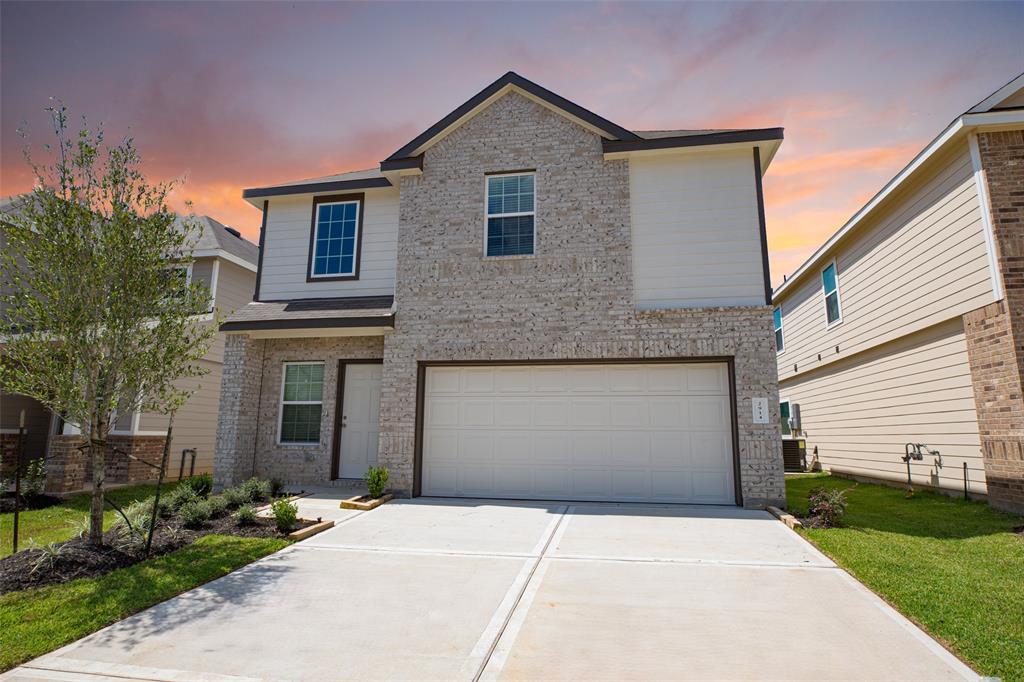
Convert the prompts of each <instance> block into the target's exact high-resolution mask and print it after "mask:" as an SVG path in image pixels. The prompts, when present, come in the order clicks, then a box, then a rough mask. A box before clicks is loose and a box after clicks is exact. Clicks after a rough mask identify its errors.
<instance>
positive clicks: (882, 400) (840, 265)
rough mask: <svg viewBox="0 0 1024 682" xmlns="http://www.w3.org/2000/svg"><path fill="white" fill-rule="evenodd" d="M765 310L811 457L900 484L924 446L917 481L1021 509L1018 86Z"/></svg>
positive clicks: (835, 240)
mask: <svg viewBox="0 0 1024 682" xmlns="http://www.w3.org/2000/svg"><path fill="white" fill-rule="evenodd" d="M774 303H775V309H774V317H775V327H776V335H777V340H778V344H777V345H778V351H779V352H778V369H779V378H780V393H781V398H782V405H781V407H782V410H781V413H782V418H783V420H784V421H785V420H786V418H787V417H790V416H793V417H795V416H796V413H797V409H796V406H797V405H799V417H800V418H799V427H800V429H801V435H802V436H803V438H804V439H805V441H806V444H807V447H808V450H809V453H808V457H809V458H813V457H815V456H816V457H817V461H818V462H819V463H820V465H821V466H822V467H823V468H825V469H829V470H831V471H833V472H840V473H843V474H846V475H850V476H854V477H858V478H866V479H876V480H883V481H891V482H895V483H905V482H906V480H907V464H906V462H905V461H904V460H903V457H904V455H905V453H906V452H907V444H908V443H909V444H913V447H912V449H913V450H918V448H917V447H916V446H917V445H918V444H922V445H926V446H928V447H927V448H920V449H919V450H920V451H921V453H922V457H923V458H922V459H920V460H918V459H913V460H911V462H910V476H911V480H912V482H913V484H914V485H917V486H929V487H933V488H937V489H940V490H945V491H949V492H953V493H955V494H962V493H963V491H964V490H965V489H966V490H967V492H968V494H969V495H975V496H981V495H984V494H986V493H987V495H988V497H989V501H990V502H991V504H993V505H994V506H998V507H1002V508H1005V509H1011V510H1018V511H1024V392H1022V383H1024V381H1022V379H1024V75H1021V76H1018V77H1017V78H1016V79H1014V80H1013V81H1011V82H1010V83H1008V84H1007V85H1006V86H1004V87H1003V88H1000V89H999V90H998V91H996V92H995V93H993V94H992V95H991V96H989V97H987V98H986V99H985V100H983V101H982V102H980V103H979V104H978V105H976V106H974V107H972V108H971V109H969V110H968V111H966V112H964V114H962V115H961V116H958V117H957V118H956V119H955V120H954V121H953V122H952V123H950V125H949V126H948V127H946V129H945V130H943V131H942V132H941V133H940V134H939V135H938V137H936V138H935V139H934V140H933V141H932V142H931V143H930V144H929V145H928V146H927V147H925V148H924V149H923V150H922V151H921V152H920V153H919V154H918V155H917V156H916V157H915V158H914V159H913V160H912V161H911V162H910V164H909V165H908V166H907V167H906V168H904V169H903V170H902V171H900V173H899V174H897V175H896V177H894V178H893V179H892V180H890V181H889V183H888V184H886V185H885V187H883V188H882V189H881V190H880V191H879V193H878V194H877V195H875V197H874V198H872V199H871V201H869V202H868V203H867V204H866V205H865V206H864V207H863V208H861V209H860V210H859V211H858V212H857V213H856V214H855V215H854V216H853V217H852V218H851V219H850V220H849V221H848V222H847V223H846V224H845V225H844V226H843V227H842V228H841V229H840V230H839V231H838V232H836V233H835V234H834V235H833V236H832V237H831V238H829V240H828V241H826V242H825V243H824V244H823V245H822V246H821V247H820V248H819V249H818V250H817V251H816V252H815V253H814V254H813V255H812V256H811V258H810V259H808V260H807V262H805V263H804V264H803V265H802V266H800V268H799V269H798V270H797V271H796V272H795V273H794V274H793V275H792V276H790V277H789V278H787V279H786V281H785V283H784V284H782V285H781V286H779V287H778V288H777V289H776V290H775V300H774ZM787 426H788V425H786V424H784V425H783V427H784V430H785V429H786V428H787ZM925 451H927V452H925ZM936 451H937V453H938V454H937V455H936V454H933V453H934V452H936Z"/></svg>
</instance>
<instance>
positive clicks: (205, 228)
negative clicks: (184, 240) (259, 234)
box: [193, 215, 260, 265]
mask: <svg viewBox="0 0 1024 682" xmlns="http://www.w3.org/2000/svg"><path fill="white" fill-rule="evenodd" d="M194 217H195V219H196V221H197V222H198V223H199V226H200V228H201V229H202V231H201V232H200V234H199V239H197V240H196V245H195V248H194V249H193V250H194V251H199V252H206V251H214V250H219V251H225V252H226V253H228V254H230V255H232V256H236V257H238V258H241V259H242V260H244V261H245V262H247V263H252V264H253V265H256V263H257V261H259V258H260V247H258V246H256V245H255V244H253V243H252V242H251V241H249V240H248V239H246V238H244V237H243V236H242V235H241V234H240V233H239V232H238V231H237V230H235V229H234V228H230V227H228V226H227V225H224V224H223V223H221V222H220V221H218V220H215V219H213V218H211V217H210V216H208V215H201V216H194Z"/></svg>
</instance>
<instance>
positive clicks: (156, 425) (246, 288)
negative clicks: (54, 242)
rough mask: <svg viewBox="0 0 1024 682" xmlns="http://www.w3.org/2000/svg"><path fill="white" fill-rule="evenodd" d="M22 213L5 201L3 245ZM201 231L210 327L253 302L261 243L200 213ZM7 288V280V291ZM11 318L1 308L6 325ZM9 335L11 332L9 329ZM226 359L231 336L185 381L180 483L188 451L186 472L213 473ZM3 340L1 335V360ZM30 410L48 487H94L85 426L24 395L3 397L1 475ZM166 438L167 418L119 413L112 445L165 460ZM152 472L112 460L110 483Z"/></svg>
mask: <svg viewBox="0 0 1024 682" xmlns="http://www.w3.org/2000/svg"><path fill="white" fill-rule="evenodd" d="M16 210H18V201H17V199H15V200H10V199H8V200H4V201H3V202H0V246H3V245H4V244H5V241H4V236H3V234H4V232H3V216H4V215H6V214H8V213H10V212H13V211H16ZM196 221H197V223H198V225H199V227H200V232H199V234H198V236H197V239H196V242H195V244H194V245H193V251H192V255H193V257H194V259H195V260H194V262H193V263H192V264H191V265H190V266H189V267H188V268H187V271H186V272H185V273H183V275H184V279H185V280H186V281H189V282H191V281H197V282H204V283H205V284H206V285H207V286H208V287H209V288H210V293H211V295H212V300H211V301H210V312H209V313H208V314H207V315H206V316H205V317H206V318H207V319H206V321H207V323H208V324H213V322H214V311H215V310H216V311H219V313H220V314H221V315H222V316H226V315H228V314H230V313H231V312H233V311H234V310H236V309H238V308H241V307H242V306H244V305H246V304H247V303H249V302H251V301H252V297H253V291H254V290H255V286H256V265H257V262H258V259H259V253H258V249H257V246H256V245H255V244H253V243H252V242H249V241H247V240H245V239H243V238H242V236H241V235H240V234H239V233H238V231H237V230H234V229H232V228H230V227H226V226H225V225H222V224H221V223H219V222H217V221H216V220H214V219H213V218H210V217H209V216H197V217H196ZM2 289H3V283H2V282H0V290H2ZM3 320H4V314H3V310H2V309H0V322H2V321H3ZM5 332H6V330H5ZM223 357H224V335H223V334H217V335H216V336H215V337H214V340H213V342H212V343H211V345H210V349H209V351H207V353H206V355H205V356H204V357H203V359H202V360H201V361H200V365H201V366H202V368H203V369H204V370H206V374H205V375H203V376H201V377H194V378H189V379H183V380H181V384H182V386H183V387H187V388H190V389H192V390H193V391H194V393H193V394H192V396H191V397H190V398H189V400H188V401H187V402H186V403H185V404H184V405H183V406H182V407H181V408H180V409H179V410H178V412H177V415H176V416H175V421H174V429H173V431H172V436H171V441H172V442H171V450H170V453H171V462H170V467H169V469H170V470H169V471H168V475H169V476H170V477H171V478H176V477H177V475H178V473H179V472H180V471H182V467H181V459H180V458H181V457H182V454H181V453H182V450H194V451H195V458H194V463H193V458H192V456H191V454H189V455H188V457H186V458H185V459H186V463H185V467H184V469H183V471H184V474H185V475H187V474H188V473H189V472H190V471H194V472H195V473H203V472H211V471H212V470H213V452H214V443H215V440H216V433H217V406H218V403H219V400H220V384H221V366H222V364H223ZM2 359H3V341H2V338H0V361H2ZM22 412H24V413H25V426H26V434H25V458H26V460H27V459H30V458H31V459H36V458H40V457H42V458H44V460H45V464H46V490H47V491H52V492H67V491H73V490H81V489H83V488H85V487H86V486H87V485H89V484H90V482H91V481H92V474H91V468H90V463H89V460H88V457H87V456H86V455H84V454H83V452H82V451H81V450H79V449H78V448H79V446H81V445H82V443H83V437H82V436H81V435H80V432H79V430H78V428H77V427H76V426H75V425H73V424H69V423H65V422H64V421H63V420H61V419H60V417H59V416H58V415H55V414H52V413H51V412H50V411H49V410H48V409H47V408H46V407H45V406H43V405H42V404H41V403H39V402H38V401H36V400H34V399H33V398H30V397H28V396H23V395H14V394H7V393H3V394H0V447H2V448H3V450H4V452H5V456H4V464H3V470H2V471H0V476H2V475H7V474H9V473H10V472H11V470H12V469H11V467H12V466H13V462H14V458H13V457H12V456H11V455H12V453H13V452H14V449H15V447H16V444H17V438H18V426H19V421H20V419H21V413H22ZM166 439H167V417H166V416H163V415H158V414H150V413H134V412H133V413H129V414H123V415H120V416H119V418H118V420H117V422H116V424H115V425H114V430H113V431H112V432H111V434H110V438H109V441H110V442H111V443H112V444H113V446H114V447H116V448H118V449H120V450H122V451H124V452H129V453H131V454H132V455H133V456H135V457H138V458H139V459H142V460H145V461H148V462H151V463H157V464H158V463H159V461H160V457H161V455H162V453H163V447H164V442H165V441H166ZM155 478H156V476H155V475H154V472H153V469H152V468H151V467H148V466H146V465H145V464H142V463H140V462H138V461H133V460H131V459H130V458H127V457H123V456H113V457H111V458H110V459H109V461H108V469H107V482H108V483H109V484H121V483H131V482H137V481H144V480H151V479H155Z"/></svg>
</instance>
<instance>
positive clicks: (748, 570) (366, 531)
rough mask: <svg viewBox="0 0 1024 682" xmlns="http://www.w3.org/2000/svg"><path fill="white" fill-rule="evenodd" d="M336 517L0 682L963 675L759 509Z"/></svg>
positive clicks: (587, 507)
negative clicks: (321, 529)
mask: <svg viewBox="0 0 1024 682" xmlns="http://www.w3.org/2000/svg"><path fill="white" fill-rule="evenodd" d="M339 516H340V518H339V525H338V526H336V527H335V528H333V529H332V530H330V531H327V532H326V533H322V534H320V535H317V536H315V537H313V538H310V539H309V540H307V541H305V542H302V543H299V544H297V545H294V546H292V547H290V548H288V549H286V550H284V551H282V552H280V553H278V554H276V555H273V556H270V557H267V558H266V559H263V560H261V561H258V562H256V563H254V564H252V565H250V566H248V567H246V568H244V569H242V570H240V571H237V572H235V573H233V574H231V575H228V576H226V577H224V578H221V579H220V580H217V581H214V582H212V583H210V584H208V585H205V586H203V587H200V588H198V589H195V590H192V591H191V592H188V593H186V594H183V595H181V596H179V597H177V598H175V599H172V600H170V601H167V602H164V603H163V604H160V605H158V606H155V607H153V608H151V609H149V610H147V611H144V612H142V613H140V614H138V615H136V616H134V617H131V618H128V619H126V620H124V621H122V622H120V623H117V624H115V625H113V626H111V627H108V628H106V629H104V630H101V631H100V632H97V633H95V634H93V635H91V636H89V637H86V638H85V639H82V640H80V641H79V642H76V643H74V644H71V645H69V646H67V647H65V648H63V649H61V650H59V651H57V652H54V653H53V654H50V655H47V656H43V657H42V658H40V659H37V660H35V661H32V662H31V663H29V664H27V665H26V666H24V667H22V668H20V669H18V670H16V671H12V673H9V674H8V676H7V677H6V679H18V680H21V679H24V680H40V679H48V680H71V679H81V680H100V679H117V680H122V681H123V680H126V679H129V680H131V679H144V680H174V681H183V680H189V681H191V680H241V679H247V680H248V679H263V680H270V679H275V680H349V679H360V680H376V679H392V680H407V679H410V680H411V679H435V680H460V679H461V680H475V679H485V680H497V679H502V680H505V679H508V680H576V679H606V680H620V679H655V678H657V679H671V680H683V679H700V680H740V679H742V680H766V679H767V680H830V679H831V680H883V679H886V680H946V679H950V680H960V679H977V676H976V675H974V674H973V673H972V672H971V671H970V670H969V669H968V668H967V667H966V666H964V665H963V664H962V663H960V662H959V661H958V660H957V659H956V658H954V657H953V656H952V655H950V654H949V653H948V652H946V650H944V649H943V648H942V647H941V646H939V645H938V644H937V643H935V642H934V641H933V640H931V639H930V638H929V637H927V636H926V635H925V634H924V633H922V632H921V631H920V630H919V629H917V628H916V627H915V626H913V625H912V624H911V623H910V622H908V621H907V620H906V619H904V618H903V617H901V616H900V615H899V614H897V613H896V612H895V611H894V610H892V609H891V608H889V607H888V606H887V605H886V604H885V603H883V602H882V601H881V600H880V599H878V598H877V597H876V596H875V595H873V594H872V593H871V592H869V591H868V590H867V589H865V588H864V587H863V586H861V585H860V584H859V583H857V582H856V581H855V580H853V579H852V578H850V577H849V576H848V575H847V574H846V573H845V572H843V571H842V570H840V569H838V568H836V567H835V566H834V565H833V564H832V562H831V561H829V560H828V559H827V558H825V557H824V556H822V555H821V554H820V553H818V552H817V551H815V550H814V549H813V548H812V547H811V546H810V545H808V544H807V543H805V542H803V540H801V539H800V538H798V537H797V536H796V535H795V534H794V533H792V532H791V531H790V530H788V529H787V528H785V527H784V526H783V525H782V524H781V523H779V522H778V521H776V520H774V519H773V518H772V517H771V516H769V515H768V514H766V513H764V512H758V511H747V510H742V509H735V508H720V507H679V506H674V507H670V506H638V505H614V504H555V503H551V504H544V503H516V502H508V503H503V502H495V501H486V502H484V501H471V500H459V501H454V500H427V499H422V498H421V499H417V500H413V501H399V502H393V503H391V504H388V505H385V506H383V507H381V508H379V509H377V510H375V511H372V512H366V513H356V512H353V513H351V514H347V515H339Z"/></svg>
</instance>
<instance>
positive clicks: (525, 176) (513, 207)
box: [484, 172, 536, 256]
mask: <svg viewBox="0 0 1024 682" xmlns="http://www.w3.org/2000/svg"><path fill="white" fill-rule="evenodd" d="M535 175H536V174H535V173H533V172H529V173H505V174H502V175H488V176H487V236H486V244H485V247H484V248H485V251H484V252H485V253H486V254H487V255H488V256H523V255H530V254H532V253H533V248H534V239H535V231H534V228H535V225H534V218H535V217H536V215H535V210H534V209H535V206H536V197H535V196H534V178H535Z"/></svg>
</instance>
